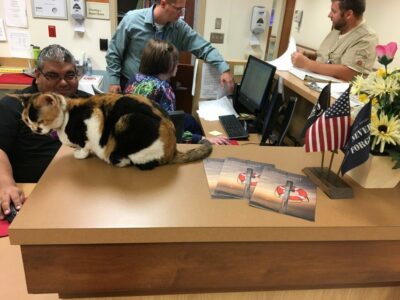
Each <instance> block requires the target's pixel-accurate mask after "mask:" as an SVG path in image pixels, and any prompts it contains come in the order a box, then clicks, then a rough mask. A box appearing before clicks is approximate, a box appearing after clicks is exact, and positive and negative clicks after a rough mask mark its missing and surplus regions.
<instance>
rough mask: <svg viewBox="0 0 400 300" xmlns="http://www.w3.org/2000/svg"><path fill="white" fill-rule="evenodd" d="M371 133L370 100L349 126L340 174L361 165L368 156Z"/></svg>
mask: <svg viewBox="0 0 400 300" xmlns="http://www.w3.org/2000/svg"><path fill="white" fill-rule="evenodd" d="M370 134H371V101H369V102H368V103H367V104H365V105H364V107H363V108H362V109H361V110H360V112H359V113H358V115H357V117H356V118H355V120H354V123H353V126H352V127H351V132H350V138H349V142H348V144H347V145H346V147H345V156H344V159H343V163H342V166H341V167H340V170H341V172H342V174H345V173H346V172H347V171H349V170H351V169H353V168H355V167H357V166H359V165H361V164H362V163H363V162H365V161H366V160H367V159H368V157H369V152H370V150H371V146H370V139H371V137H370Z"/></svg>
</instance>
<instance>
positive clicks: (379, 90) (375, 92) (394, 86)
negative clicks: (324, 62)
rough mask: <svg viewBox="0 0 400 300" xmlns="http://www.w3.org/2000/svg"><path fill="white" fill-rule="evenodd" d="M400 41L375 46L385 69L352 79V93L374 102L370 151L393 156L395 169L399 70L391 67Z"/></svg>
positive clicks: (398, 162)
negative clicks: (389, 66) (389, 68)
mask: <svg viewBox="0 0 400 300" xmlns="http://www.w3.org/2000/svg"><path fill="white" fill-rule="evenodd" d="M396 51H397V44H396V43H394V42H391V43H389V44H387V45H378V46H376V54H377V57H378V62H379V63H380V64H382V65H383V66H384V68H380V69H378V70H377V71H376V72H373V73H370V74H369V75H368V76H367V77H364V76H362V75H358V76H356V77H355V79H354V80H353V82H352V88H351V94H353V95H357V96H358V100H359V101H361V102H364V103H367V102H368V101H370V100H371V101H372V102H371V104H372V107H371V152H372V153H375V154H381V155H390V156H391V157H392V159H393V160H394V161H395V165H394V167H393V168H394V169H397V168H400V69H394V70H392V71H390V70H388V65H389V64H390V63H391V62H392V61H393V58H394V55H395V54H396Z"/></svg>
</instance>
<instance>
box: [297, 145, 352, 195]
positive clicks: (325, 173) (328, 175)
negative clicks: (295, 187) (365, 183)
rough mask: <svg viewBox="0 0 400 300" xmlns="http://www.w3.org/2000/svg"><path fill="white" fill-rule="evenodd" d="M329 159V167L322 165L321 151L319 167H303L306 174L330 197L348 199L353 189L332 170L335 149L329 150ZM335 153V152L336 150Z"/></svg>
mask: <svg viewBox="0 0 400 300" xmlns="http://www.w3.org/2000/svg"><path fill="white" fill-rule="evenodd" d="M331 152H332V155H331V160H330V162H329V168H325V167H324V158H325V151H323V152H322V161H321V166H320V167H309V168H304V169H303V173H304V174H306V175H307V176H308V177H309V178H310V180H311V181H312V182H314V183H315V184H316V185H317V186H318V187H319V188H320V189H321V190H322V191H323V192H324V193H325V194H327V195H328V197H329V198H331V199H349V198H353V189H352V188H351V186H349V185H348V184H347V183H346V182H345V181H344V180H343V179H342V178H340V176H339V174H335V173H334V172H332V170H331V169H332V163H333V158H334V156H335V151H331ZM336 153H337V152H336Z"/></svg>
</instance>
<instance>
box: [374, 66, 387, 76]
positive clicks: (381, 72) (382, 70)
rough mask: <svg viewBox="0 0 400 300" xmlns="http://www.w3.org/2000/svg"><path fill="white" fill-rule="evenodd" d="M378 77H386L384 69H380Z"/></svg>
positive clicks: (377, 72)
mask: <svg viewBox="0 0 400 300" xmlns="http://www.w3.org/2000/svg"><path fill="white" fill-rule="evenodd" d="M376 75H378V76H379V77H383V76H385V75H386V71H385V69H384V68H379V69H378V70H377V71H376Z"/></svg>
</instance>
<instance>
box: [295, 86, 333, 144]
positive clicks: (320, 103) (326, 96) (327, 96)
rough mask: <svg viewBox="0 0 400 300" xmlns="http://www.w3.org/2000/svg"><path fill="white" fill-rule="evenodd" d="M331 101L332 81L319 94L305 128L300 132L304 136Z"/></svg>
mask: <svg viewBox="0 0 400 300" xmlns="http://www.w3.org/2000/svg"><path fill="white" fill-rule="evenodd" d="M330 101H331V83H328V84H327V85H326V86H325V87H324V88H323V89H322V91H321V93H320V94H319V97H318V100H317V103H315V105H314V107H313V109H312V111H311V113H310V115H309V116H308V119H307V121H306V124H305V125H304V128H303V130H302V131H301V133H300V136H301V137H302V138H304V137H305V135H306V132H307V129H308V128H309V127H310V126H311V125H312V124H313V123H314V122H315V121H316V120H317V119H318V117H319V116H321V115H322V114H323V112H324V111H325V110H326V109H327V108H328V106H329V103H330Z"/></svg>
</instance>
